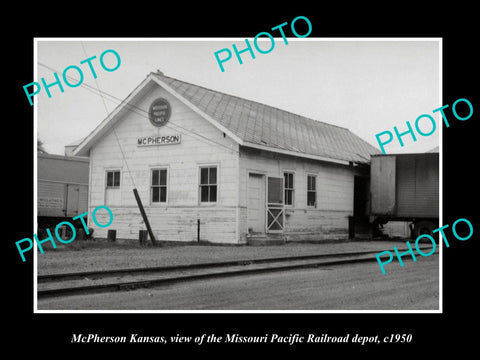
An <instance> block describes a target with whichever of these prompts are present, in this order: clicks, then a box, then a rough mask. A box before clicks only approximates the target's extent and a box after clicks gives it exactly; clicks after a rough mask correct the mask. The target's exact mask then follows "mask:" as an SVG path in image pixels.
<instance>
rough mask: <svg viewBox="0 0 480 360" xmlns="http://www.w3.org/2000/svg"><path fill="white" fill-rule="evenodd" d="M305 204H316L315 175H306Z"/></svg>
mask: <svg viewBox="0 0 480 360" xmlns="http://www.w3.org/2000/svg"><path fill="white" fill-rule="evenodd" d="M307 206H317V177H316V176H315V175H307Z"/></svg>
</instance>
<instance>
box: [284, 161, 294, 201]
mask: <svg viewBox="0 0 480 360" xmlns="http://www.w3.org/2000/svg"><path fill="white" fill-rule="evenodd" d="M286 174H290V175H292V182H293V186H292V187H288V188H287V186H286V185H287V184H286V181H285V175H286ZM295 182H296V180H295V171H292V170H284V171H283V203H284V206H285V207H287V208H294V207H295ZM289 185H290V184H289ZM287 191H291V193H292V196H291V198H292V203H291V204H288V203H287V199H288V197H287Z"/></svg>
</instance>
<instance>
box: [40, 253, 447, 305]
mask: <svg viewBox="0 0 480 360" xmlns="http://www.w3.org/2000/svg"><path fill="white" fill-rule="evenodd" d="M425 249H428V247H427V248H425ZM404 250H407V249H404ZM399 251H403V250H400V249H399ZM378 252H379V251H378V250H375V251H361V252H348V253H339V254H317V255H304V256H295V257H279V258H262V259H249V260H234V261H224V262H215V263H201V264H191V265H176V266H162V267H148V268H130V269H115V270H105V271H86V272H77V273H61V274H50V275H39V276H38V277H37V296H38V299H42V298H47V297H55V296H68V295H78V294H92V293H100V292H113V291H122V290H131V289H136V288H147V287H153V286H161V285H170V284H174V283H179V282H185V281H194V280H199V279H206V278H219V277H228V276H236V275H246V274H258V273H267V272H274V271H285V270H295V269H306V268H315V267H328V266H335V265H342V264H348V263H360V262H376V261H377V259H376V257H375V256H374V255H373V254H376V253H378ZM435 254H438V250H437V251H436V252H435Z"/></svg>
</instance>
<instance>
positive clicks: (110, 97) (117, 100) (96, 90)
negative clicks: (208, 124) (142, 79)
mask: <svg viewBox="0 0 480 360" xmlns="http://www.w3.org/2000/svg"><path fill="white" fill-rule="evenodd" d="M37 64H38V65H40V66H43V67H44V68H46V69H49V70H51V71H54V72H58V70H56V69H54V68H52V67H50V66H48V65H46V64H43V63H41V62H37ZM66 77H67V78H69V79H71V80H74V81H78V79H75V78H74V77H71V76H68V75H67V76H66ZM95 82H96V80H95ZM80 86H81V87H83V88H85V89H86V90H88V91H90V92H92V93H94V94H96V95H100V96H101V97H102V100H103V103H104V106H105V107H106V105H105V101H104V100H105V96H106V99H107V100H109V101H111V102H113V103H116V104H117V105H127V106H128V108H127V109H128V110H129V111H131V112H134V113H136V114H137V115H139V116H141V117H143V118H145V119H149V117H148V111H146V110H145V109H142V108H140V107H138V106H136V105H134V104H132V103H129V102H127V101H126V99H124V100H122V99H120V98H118V97H116V96H115V95H112V94H110V93H108V92H105V91H102V90H100V89H99V88H94V87H92V86H91V85H89V84H86V83H85V82H82V83H81V84H80ZM108 115H109V113H108V110H107V116H108ZM164 126H165V127H171V128H172V127H173V128H175V130H177V131H179V130H178V129H181V130H183V131H185V132H186V133H185V132H182V131H179V132H180V133H182V134H183V135H189V134H190V135H192V134H193V135H194V136H196V137H198V138H200V139H203V140H204V141H202V140H200V139H199V140H200V141H202V142H204V143H210V144H214V145H216V146H219V147H222V148H224V149H227V150H229V151H233V152H236V153H238V150H236V149H234V148H231V147H228V146H226V145H224V144H222V143H219V142H217V141H215V140H212V139H209V138H207V137H205V136H203V135H201V134H198V133H196V132H194V131H192V130H189V129H186V128H184V127H183V126H181V125H178V124H175V123H173V122H171V121H169V122H168V123H166V124H165V125H164Z"/></svg>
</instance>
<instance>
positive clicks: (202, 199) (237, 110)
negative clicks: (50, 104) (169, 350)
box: [74, 72, 378, 244]
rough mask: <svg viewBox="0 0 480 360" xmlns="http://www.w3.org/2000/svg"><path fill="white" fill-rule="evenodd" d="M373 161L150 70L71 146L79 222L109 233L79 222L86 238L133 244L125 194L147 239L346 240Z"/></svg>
mask: <svg viewBox="0 0 480 360" xmlns="http://www.w3.org/2000/svg"><path fill="white" fill-rule="evenodd" d="M375 153H378V150H377V149H375V148H374V147H373V146H371V145H370V144H368V143H367V142H365V141H364V140H362V139H360V138H359V137H358V136H356V135H355V134H353V133H352V132H350V131H349V130H348V129H345V128H342V127H338V126H334V125H330V124H327V123H324V122H320V121H315V120H312V119H308V118H305V117H302V116H299V115H296V114H292V113H290V112H287V111H284V110H281V109H278V108H274V107H271V106H268V105H264V104H260V103H258V102H255V101H251V100H246V99H242V98H239V97H236V96H232V95H228V94H225V93H222V92H218V91H215V90H211V89H207V88H204V87H201V86H198V85H194V84H190V83H187V82H184V81H181V80H177V79H174V78H171V77H168V76H165V75H164V74H162V73H161V72H156V73H151V74H149V75H148V76H147V77H146V78H145V80H144V81H143V82H142V83H141V84H140V85H139V86H138V87H137V88H136V89H135V90H134V91H133V92H132V93H131V94H130V95H129V96H128V97H127V98H126V99H125V101H123V102H122V103H121V104H120V105H119V106H118V107H117V108H116V109H115V110H114V111H113V112H112V113H111V114H110V115H109V116H108V117H107V118H106V119H105V120H103V122H102V123H100V124H99V125H98V126H97V128H96V129H94V130H93V131H92V132H91V133H90V134H89V135H88V136H87V137H86V138H85V139H83V141H82V142H81V143H80V144H79V145H78V146H77V147H76V149H75V150H74V154H75V155H78V156H89V158H90V171H89V177H90V178H89V214H90V216H91V212H92V210H93V209H94V208H96V207H97V206H100V205H106V206H108V207H109V208H110V209H111V210H112V213H113V216H114V219H113V223H112V224H111V225H110V226H109V227H108V228H99V227H96V226H95V224H94V223H93V221H92V219H91V218H89V226H92V227H93V228H95V235H96V236H99V237H102V236H103V237H106V234H107V230H109V229H112V230H116V231H117V238H123V239H138V238H139V230H145V229H146V227H145V223H144V222H143V220H142V216H141V213H140V210H139V207H138V206H137V202H136V200H135V197H134V194H133V189H134V188H136V189H137V190H138V193H139V195H140V198H141V199H142V202H143V205H144V208H145V213H146V214H147V216H148V220H149V222H150V224H151V227H152V230H153V233H154V235H155V238H156V240H159V241H188V242H190V241H198V240H200V241H207V242H212V243H228V244H243V243H247V242H249V240H250V241H252V242H253V241H254V240H255V239H257V240H258V239H264V240H265V241H267V242H268V241H270V240H272V241H278V240H280V241H301V240H327V239H328V240H332V239H346V238H347V237H348V225H349V217H351V216H353V215H356V216H361V215H363V214H365V210H366V209H367V208H368V206H369V205H368V186H369V180H368V176H369V171H368V167H369V162H370V155H371V154H375ZM99 214H100V212H98V213H97V219H98V220H99V222H100V223H101V221H102V220H101V216H100V215H99ZM105 216H108V215H107V214H105ZM104 222H105V223H106V222H108V219H107V220H105V221H104ZM198 226H200V238H198Z"/></svg>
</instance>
